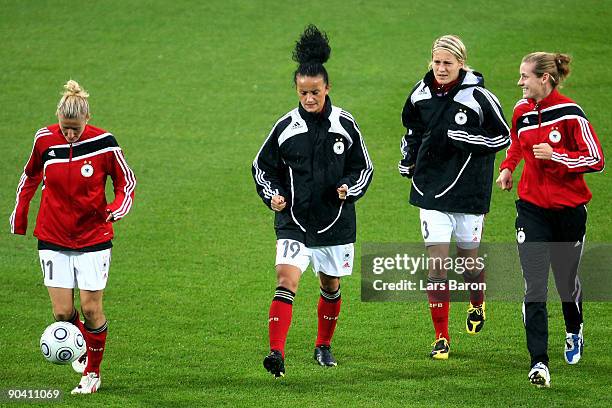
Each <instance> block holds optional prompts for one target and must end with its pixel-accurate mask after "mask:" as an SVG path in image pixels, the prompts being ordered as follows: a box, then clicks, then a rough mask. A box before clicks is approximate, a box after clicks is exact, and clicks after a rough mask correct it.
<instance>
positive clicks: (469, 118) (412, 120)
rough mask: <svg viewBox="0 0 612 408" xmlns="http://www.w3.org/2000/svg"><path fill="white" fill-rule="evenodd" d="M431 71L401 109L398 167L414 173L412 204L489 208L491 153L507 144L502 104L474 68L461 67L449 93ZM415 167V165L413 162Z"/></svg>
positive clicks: (472, 211) (473, 211)
mask: <svg viewBox="0 0 612 408" xmlns="http://www.w3.org/2000/svg"><path fill="white" fill-rule="evenodd" d="M433 79H434V76H433V72H432V71H429V72H428V73H427V74H426V75H425V78H423V79H422V80H421V81H419V82H418V83H417V84H416V86H415V87H414V88H413V90H412V91H411V92H410V95H409V96H408V100H407V101H406V104H405V105H404V110H403V112H402V122H403V124H404V127H405V128H406V129H407V132H406V135H405V136H404V137H403V138H402V143H401V151H402V155H403V159H402V160H401V161H400V163H399V171H400V173H401V174H402V175H403V176H408V177H412V189H411V192H410V203H411V204H413V205H415V206H417V207H420V208H424V209H430V210H438V211H444V212H459V213H468V214H485V213H487V212H489V204H490V202H491V190H492V186H493V167H494V164H495V152H497V151H499V150H501V149H503V148H504V147H506V146H508V144H509V141H510V129H509V128H508V125H507V124H506V120H505V118H504V115H503V112H502V108H501V105H500V103H499V101H498V99H497V98H496V97H495V95H493V94H492V93H491V92H489V91H488V90H486V89H485V88H484V79H483V77H482V75H480V74H479V73H477V72H466V71H464V70H461V73H460V76H459V83H458V85H456V86H454V87H453V88H452V89H451V90H450V91H449V92H448V93H447V94H444V95H437V94H436V93H435V90H434V89H433V85H432V84H433ZM412 166H414V167H412Z"/></svg>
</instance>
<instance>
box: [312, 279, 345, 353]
mask: <svg viewBox="0 0 612 408" xmlns="http://www.w3.org/2000/svg"><path fill="white" fill-rule="evenodd" d="M341 304H342V298H341V297H340V288H338V290H337V291H335V292H333V293H330V292H327V291H325V290H323V288H321V296H320V297H319V306H318V309H317V314H318V316H319V324H318V329H317V342H316V343H315V347H319V346H329V345H330V344H331V339H332V337H333V336H334V330H336V324H337V323H338V315H339V314H340V305H341Z"/></svg>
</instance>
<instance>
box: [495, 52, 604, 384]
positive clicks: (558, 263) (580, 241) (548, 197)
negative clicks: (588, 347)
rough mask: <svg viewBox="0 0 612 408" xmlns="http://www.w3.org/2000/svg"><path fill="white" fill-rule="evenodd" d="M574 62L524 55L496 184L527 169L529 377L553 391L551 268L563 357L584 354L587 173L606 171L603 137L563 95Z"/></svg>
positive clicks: (521, 190)
mask: <svg viewBox="0 0 612 408" xmlns="http://www.w3.org/2000/svg"><path fill="white" fill-rule="evenodd" d="M570 60H571V59H570V57H569V56H568V55H565V54H553V53H547V52H535V53H531V54H529V55H527V56H525V57H524V58H523V61H522V63H521V66H520V79H519V82H518V86H520V87H521V88H522V89H523V99H521V100H520V101H518V102H517V104H516V106H515V107H514V115H513V117H512V131H511V138H512V144H511V145H510V148H509V149H508V152H507V156H506V159H505V160H504V161H503V162H502V164H501V166H500V175H499V177H498V179H497V184H498V185H499V187H500V188H502V189H504V190H510V189H511V188H512V172H514V170H515V168H516V166H517V165H518V163H519V162H520V161H521V160H525V166H524V168H523V173H522V175H521V179H520V181H519V185H518V196H519V199H518V200H517V202H516V208H517V219H516V240H517V242H518V250H519V256H520V261H521V267H522V270H523V277H524V279H525V288H526V290H525V300H524V304H523V315H524V316H523V317H524V323H525V330H526V333H527V348H528V349H529V353H530V355H531V370H530V371H529V379H530V381H531V383H532V384H534V385H537V386H540V387H548V386H550V373H549V371H548V350H547V349H548V315H547V310H546V295H547V283H548V270H549V268H550V267H551V266H552V270H553V274H554V276H555V283H556V286H557V291H558V292H559V295H560V297H561V300H562V307H563V317H564V320H565V327H566V341H565V360H566V362H567V363H568V364H576V363H577V362H578V361H579V360H580V357H581V356H582V351H583V344H584V342H583V335H582V323H583V322H582V289H581V286H580V280H579V279H578V266H579V264H580V257H581V255H582V249H583V245H584V237H585V233H586V219H587V211H586V206H585V205H586V204H587V203H588V202H589V201H590V199H591V196H592V194H591V192H590V191H589V189H588V187H587V185H586V183H585V181H584V178H583V173H588V172H593V171H601V170H603V167H604V158H603V152H602V149H601V146H600V144H599V140H598V139H597V135H596V134H595V131H594V130H593V127H592V126H591V124H590V123H589V121H588V120H587V118H586V115H585V114H584V112H583V110H582V108H581V107H580V106H578V105H577V104H576V103H575V102H574V101H572V100H571V99H569V98H568V97H566V96H564V95H561V94H560V93H559V91H558V87H559V85H560V84H561V83H562V82H563V80H564V79H565V78H566V77H567V76H568V75H569V72H570V69H569V63H570Z"/></svg>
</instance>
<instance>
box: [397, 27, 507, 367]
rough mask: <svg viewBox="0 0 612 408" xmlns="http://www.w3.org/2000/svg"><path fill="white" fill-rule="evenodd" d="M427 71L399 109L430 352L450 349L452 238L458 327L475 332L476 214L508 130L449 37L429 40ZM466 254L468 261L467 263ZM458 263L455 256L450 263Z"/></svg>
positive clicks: (480, 301)
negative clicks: (423, 263)
mask: <svg viewBox="0 0 612 408" xmlns="http://www.w3.org/2000/svg"><path fill="white" fill-rule="evenodd" d="M431 55H432V60H431V63H430V68H431V69H430V71H429V72H427V74H426V75H425V77H424V78H423V79H422V80H420V81H419V82H418V83H417V84H416V86H415V87H414V88H413V90H412V91H411V92H410V95H409V96H408V99H407V101H406V104H405V105H404V109H403V112H402V122H403V124H404V127H405V128H406V134H405V136H404V137H403V138H402V143H401V151H402V155H403V158H402V160H401V161H400V163H399V171H400V174H401V175H402V176H405V177H408V178H411V179H412V188H411V192H410V203H411V204H412V205H414V206H417V207H419V208H420V209H421V210H420V219H421V230H422V235H423V239H424V241H425V245H426V247H427V252H428V255H429V258H430V259H431V260H434V259H438V260H439V261H438V262H429V275H428V284H427V288H428V290H427V293H428V298H429V307H430V311H431V316H432V320H433V324H434V329H435V341H434V343H433V350H432V352H431V354H430V355H431V357H432V358H434V359H439V360H445V359H447V358H448V355H449V350H450V336H449V333H448V314H449V307H450V291H449V282H448V276H447V270H446V269H445V267H444V264H445V262H444V260H446V259H448V257H449V249H450V241H451V238H452V236H454V237H455V240H456V244H457V258H464V260H465V262H467V265H468V267H467V270H466V271H465V272H464V273H463V278H464V279H465V281H466V282H469V283H472V284H475V285H472V286H475V287H476V289H474V290H471V291H470V305H469V307H468V316H467V319H466V331H467V332H468V333H470V334H476V333H478V332H480V331H481V330H482V327H483V326H484V322H485V319H486V316H485V303H484V291H483V288H484V280H485V276H484V267H483V265H482V263H481V262H476V261H477V259H476V258H477V256H478V247H479V244H480V240H481V238H482V228H483V222H484V214H486V213H487V212H488V211H489V204H490V201H491V190H492V185H493V166H494V161H495V152H497V151H499V150H501V149H503V148H504V147H506V146H507V145H508V143H509V140H510V129H509V128H508V125H507V124H506V120H505V118H504V116H503V112H502V108H501V106H500V103H499V101H498V99H497V98H496V97H495V95H493V94H492V93H491V92H490V91H488V90H487V89H485V87H484V79H483V77H482V75H481V74H479V73H477V72H474V71H472V70H471V69H470V68H469V67H468V66H467V64H466V61H467V53H466V49H465V45H464V44H463V42H462V41H461V39H460V38H459V37H457V36H454V35H445V36H442V37H440V38H438V39H436V41H434V44H433V47H432V51H431ZM469 260H471V261H469ZM457 263H458V262H457Z"/></svg>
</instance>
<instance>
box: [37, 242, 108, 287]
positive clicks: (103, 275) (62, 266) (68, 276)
mask: <svg viewBox="0 0 612 408" xmlns="http://www.w3.org/2000/svg"><path fill="white" fill-rule="evenodd" d="M38 256H39V258H40V266H41V268H42V273H43V279H44V284H45V286H47V287H50V288H65V289H74V288H79V289H83V290H92V291H95V290H102V289H104V288H105V287H106V281H107V280H108V273H109V270H110V263H111V248H108V249H103V250H101V251H95V252H76V251H52V250H50V249H42V250H39V251H38Z"/></svg>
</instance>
